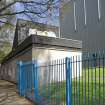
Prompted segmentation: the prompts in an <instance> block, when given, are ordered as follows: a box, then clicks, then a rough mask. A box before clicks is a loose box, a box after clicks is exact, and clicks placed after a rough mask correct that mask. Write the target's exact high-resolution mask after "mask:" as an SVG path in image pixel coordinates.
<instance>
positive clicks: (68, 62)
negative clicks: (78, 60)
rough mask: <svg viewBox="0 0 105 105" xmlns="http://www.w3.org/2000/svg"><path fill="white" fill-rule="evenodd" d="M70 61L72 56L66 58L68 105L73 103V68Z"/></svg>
mask: <svg viewBox="0 0 105 105" xmlns="http://www.w3.org/2000/svg"><path fill="white" fill-rule="evenodd" d="M70 63H71V62H70V58H66V105H72V100H71V97H72V85H71V82H72V76H71V72H72V69H71V64H70Z"/></svg>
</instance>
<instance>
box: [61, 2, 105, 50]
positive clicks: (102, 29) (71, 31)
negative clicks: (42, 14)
mask: <svg viewBox="0 0 105 105" xmlns="http://www.w3.org/2000/svg"><path fill="white" fill-rule="evenodd" d="M84 1H86V3H85V4H86V5H85V9H86V15H85V12H84ZM99 1H100V4H99V10H98V0H76V1H75V16H76V28H77V29H76V30H75V23H74V7H73V5H74V1H71V2H69V4H68V5H67V6H68V10H67V9H66V10H64V12H63V18H61V35H62V37H66V38H71V39H76V40H82V41H83V50H87V51H89V50H101V49H104V48H105V0H99ZM99 14H100V15H99ZM85 16H86V18H85ZM99 16H100V19H99ZM85 22H86V24H85Z"/></svg>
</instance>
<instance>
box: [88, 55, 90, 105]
mask: <svg viewBox="0 0 105 105" xmlns="http://www.w3.org/2000/svg"><path fill="white" fill-rule="evenodd" d="M89 61H90V56H89V54H88V105H89V104H90V103H89V98H90V97H89V96H90V94H89V92H90V81H89V78H90V77H89V76H90V75H89V70H90V67H89V66H90V65H89Z"/></svg>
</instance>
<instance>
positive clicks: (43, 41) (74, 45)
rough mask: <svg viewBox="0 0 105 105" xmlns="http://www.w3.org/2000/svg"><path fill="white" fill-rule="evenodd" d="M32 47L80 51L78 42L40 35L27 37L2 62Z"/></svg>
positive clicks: (80, 47) (80, 42)
mask: <svg viewBox="0 0 105 105" xmlns="http://www.w3.org/2000/svg"><path fill="white" fill-rule="evenodd" d="M32 45H36V46H37V45H40V47H41V46H42V47H43V46H44V47H46V48H47V46H48V45H49V46H52V47H62V48H69V49H72V50H73V49H77V50H81V49H82V41H79V40H72V39H65V38H56V37H47V36H40V35H31V36H29V37H27V38H26V39H25V40H24V41H23V42H22V43H21V44H20V45H19V46H17V48H15V49H13V50H12V51H11V52H10V53H9V54H8V55H7V56H6V57H5V58H4V59H3V61H2V63H5V62H6V61H8V60H9V59H11V58H12V57H15V56H16V55H17V54H19V53H20V52H22V51H23V50H25V49H27V48H28V47H30V46H32Z"/></svg>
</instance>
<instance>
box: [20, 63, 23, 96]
mask: <svg viewBox="0 0 105 105" xmlns="http://www.w3.org/2000/svg"><path fill="white" fill-rule="evenodd" d="M22 89H23V86H22V62H21V61H20V62H19V92H20V95H21V96H22V91H23V90H22Z"/></svg>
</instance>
